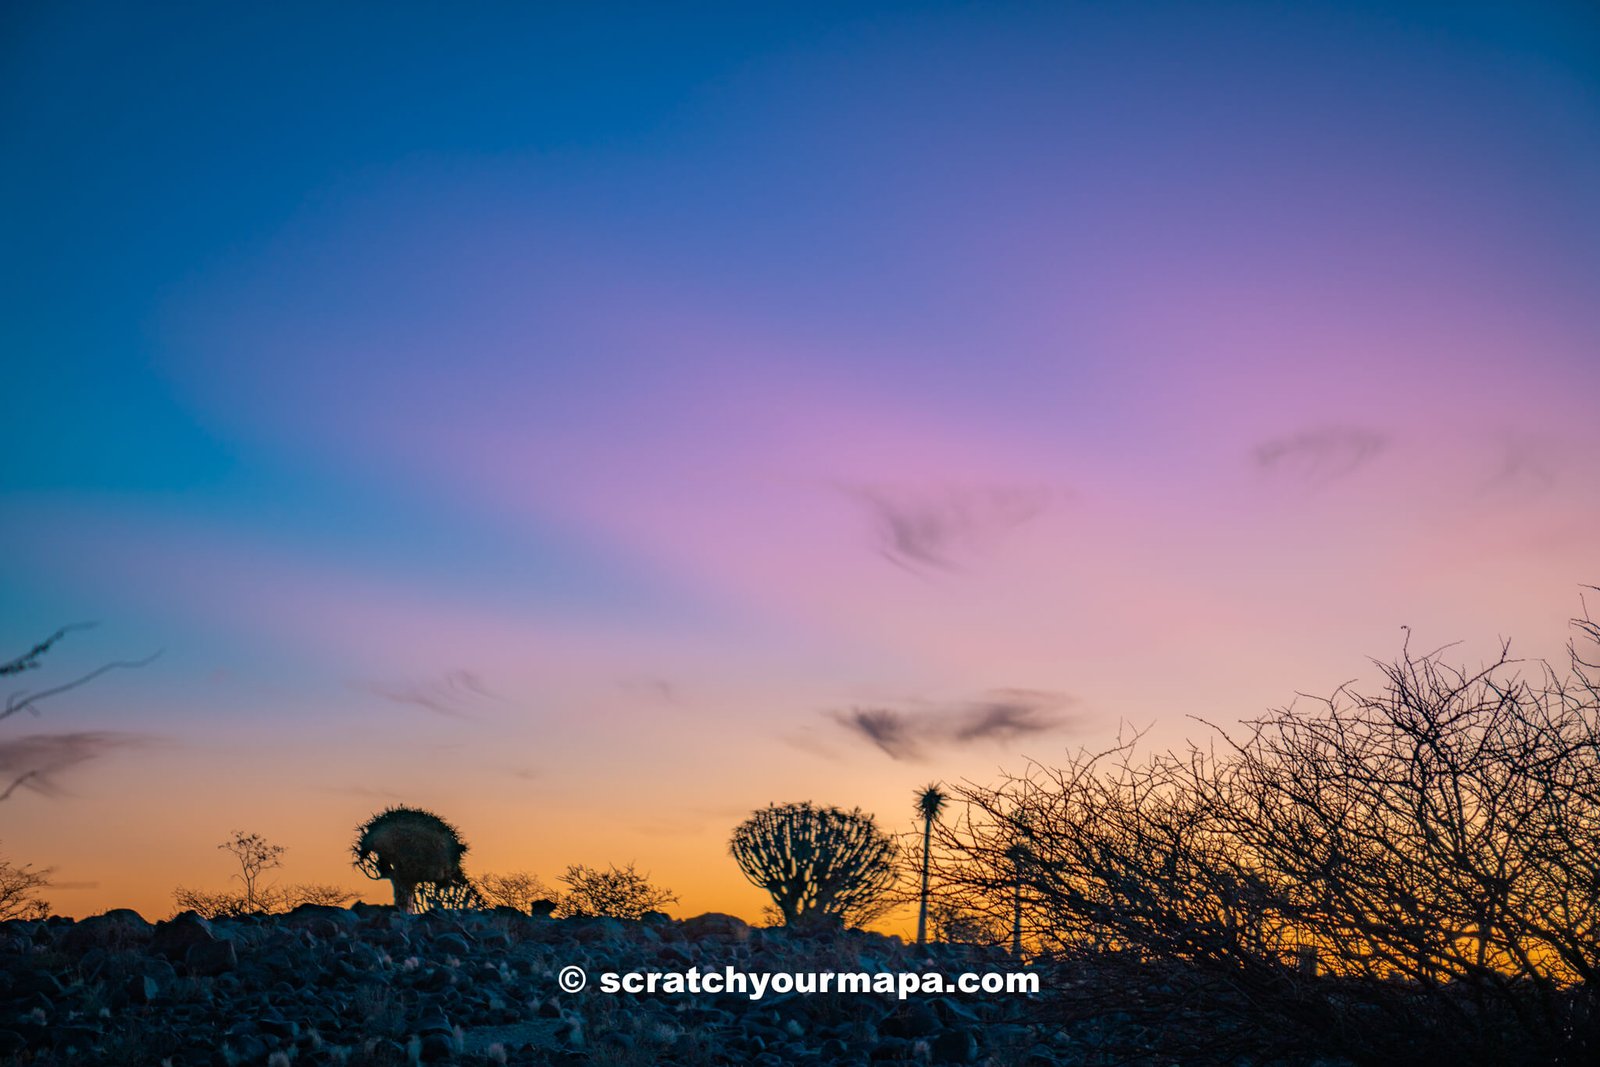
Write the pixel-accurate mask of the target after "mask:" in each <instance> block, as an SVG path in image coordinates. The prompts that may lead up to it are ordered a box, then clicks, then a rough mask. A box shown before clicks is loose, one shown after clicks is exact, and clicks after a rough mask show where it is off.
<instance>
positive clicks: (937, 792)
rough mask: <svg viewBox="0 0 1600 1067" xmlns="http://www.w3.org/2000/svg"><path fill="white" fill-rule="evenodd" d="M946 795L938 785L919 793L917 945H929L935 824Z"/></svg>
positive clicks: (925, 788)
mask: <svg viewBox="0 0 1600 1067" xmlns="http://www.w3.org/2000/svg"><path fill="white" fill-rule="evenodd" d="M944 802H945V795H944V792H943V790H941V789H940V788H939V786H938V784H937V783H934V784H931V785H927V786H924V787H923V788H922V790H921V791H919V792H918V793H917V814H919V815H921V816H922V891H921V893H920V894H919V896H918V903H917V944H919V945H925V944H927V943H928V877H929V874H930V873H931V863H932V860H933V856H932V853H931V851H930V850H931V848H932V846H933V823H934V820H935V819H937V818H938V817H939V812H940V811H942V810H943V809H944Z"/></svg>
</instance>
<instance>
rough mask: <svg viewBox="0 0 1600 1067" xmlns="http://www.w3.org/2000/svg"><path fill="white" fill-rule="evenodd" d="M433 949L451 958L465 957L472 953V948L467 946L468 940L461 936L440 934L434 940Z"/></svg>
mask: <svg viewBox="0 0 1600 1067" xmlns="http://www.w3.org/2000/svg"><path fill="white" fill-rule="evenodd" d="M433 947H434V949H435V950H437V951H439V952H444V953H448V954H449V955H451V956H463V957H464V956H468V955H471V953H472V946H471V945H469V944H467V939H466V938H465V937H463V936H461V935H460V934H440V935H439V936H438V937H436V938H434V939H433Z"/></svg>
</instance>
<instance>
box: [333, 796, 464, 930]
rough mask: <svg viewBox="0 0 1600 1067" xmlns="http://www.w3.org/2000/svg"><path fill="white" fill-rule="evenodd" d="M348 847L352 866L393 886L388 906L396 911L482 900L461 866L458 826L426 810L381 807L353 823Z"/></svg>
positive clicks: (425, 908) (454, 906)
mask: <svg viewBox="0 0 1600 1067" xmlns="http://www.w3.org/2000/svg"><path fill="white" fill-rule="evenodd" d="M351 851H352V852H353V853H354V854H355V867H356V869H357V870H359V871H360V872H361V873H362V874H365V875H366V876H367V877H368V878H372V879H374V880H382V879H388V881H389V882H390V884H392V885H393V886H394V906H395V907H396V908H398V909H400V910H401V911H404V912H418V911H427V910H429V909H431V908H462V907H478V906H481V904H482V901H481V900H480V899H479V897H478V894H477V891H476V890H475V889H473V887H472V883H471V881H470V880H468V878H467V876H466V873H465V872H464V871H463V870H462V869H461V857H462V856H463V855H465V854H466V851H467V843H466V842H465V841H463V840H462V839H461V833H460V831H458V830H457V829H456V828H455V827H454V826H451V825H450V824H449V823H447V822H445V821H444V820H443V819H441V818H439V816H437V815H435V814H433V813H432V812H430V811H424V810H422V809H421V808H407V807H392V808H386V809H385V810H383V811H381V812H379V813H378V814H377V815H374V816H373V817H372V818H370V819H368V820H367V821H366V822H365V823H363V824H362V825H360V826H358V827H356V842H355V845H354V846H352V848H351Z"/></svg>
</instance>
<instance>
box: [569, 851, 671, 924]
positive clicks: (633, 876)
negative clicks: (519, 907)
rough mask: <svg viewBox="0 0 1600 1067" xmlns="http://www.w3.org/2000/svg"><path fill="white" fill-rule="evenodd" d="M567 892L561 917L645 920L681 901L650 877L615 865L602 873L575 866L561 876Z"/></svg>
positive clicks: (629, 868) (627, 867) (595, 868)
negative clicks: (650, 915)
mask: <svg viewBox="0 0 1600 1067" xmlns="http://www.w3.org/2000/svg"><path fill="white" fill-rule="evenodd" d="M561 881H562V883H563V884H565V885H566V887H567V891H566V892H565V893H563V894H562V895H561V900H560V906H559V908H558V909H557V911H558V914H560V915H562V916H564V917H569V918H571V917H578V916H591V915H604V916H609V917H611V918H613V919H642V918H644V917H645V915H646V914H647V913H649V912H652V911H660V910H662V909H663V908H665V907H666V906H667V905H668V904H675V903H677V901H678V897H677V894H675V893H673V892H671V891H670V890H666V889H662V888H660V887H659V886H655V885H652V884H650V876H649V875H648V874H640V873H639V872H638V871H636V870H634V867H633V864H631V863H630V864H628V865H627V866H626V867H617V866H615V865H613V866H610V867H608V868H607V869H606V870H603V871H602V870H601V869H600V868H598V867H586V866H584V865H583V864H574V865H573V866H571V867H568V868H567V870H566V873H565V874H563V875H562V876H561Z"/></svg>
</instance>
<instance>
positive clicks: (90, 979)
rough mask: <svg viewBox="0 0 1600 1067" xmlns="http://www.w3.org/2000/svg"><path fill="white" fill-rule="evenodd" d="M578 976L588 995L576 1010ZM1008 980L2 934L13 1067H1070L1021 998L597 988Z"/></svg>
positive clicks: (371, 918) (637, 955) (474, 934)
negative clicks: (636, 979) (710, 982)
mask: <svg viewBox="0 0 1600 1067" xmlns="http://www.w3.org/2000/svg"><path fill="white" fill-rule="evenodd" d="M571 965H578V966H581V967H583V968H585V970H586V971H587V973H588V976H589V983H588V986H587V988H585V989H583V990H581V991H578V992H571V993H569V992H563V991H562V990H561V988H560V985H559V981H558V974H559V972H560V971H561V969H562V968H563V967H568V966H571ZM729 966H731V967H734V968H736V969H739V970H745V971H750V972H778V971H790V972H799V971H811V972H820V971H830V970H831V971H865V972H871V973H882V972H899V971H939V972H943V973H948V974H955V973H959V972H963V971H989V970H996V971H999V970H1007V969H1010V968H1008V966H1007V962H1006V960H1005V958H1004V957H1003V956H1001V955H997V954H993V953H990V952H988V951H987V950H978V949H965V948H957V947H946V946H932V947H929V948H925V949H917V948H915V947H914V946H907V945H904V944H903V943H901V942H900V940H899V939H897V938H888V937H883V936H880V935H876V934H867V933H855V932H852V933H846V934H836V935H831V936H816V937H804V936H800V935H791V934H789V933H786V932H784V931H782V930H765V929H752V928H751V927H749V926H747V925H746V924H745V923H743V922H741V921H740V920H738V919H736V918H733V917H731V916H725V915H702V916H698V917H696V918H692V919H686V920H673V919H669V918H667V917H665V916H659V917H655V918H652V919H648V920H646V921H643V922H620V921H617V920H612V919H566V920H554V919H546V918H532V917H528V916H524V915H519V914H516V913H508V912H505V911H501V912H494V913H483V912H456V913H437V914H433V915H425V916H408V915H402V914H397V913H396V912H395V911H394V910H393V909H392V908H387V907H377V906H368V905H358V906H356V907H355V908H353V909H349V910H345V909H338V908H326V907H309V906H308V907H303V908H300V909H297V910H296V911H295V912H293V913H291V914H288V915H283V916H273V917H262V918H246V919H230V920H216V921H212V922H208V921H206V920H204V919H200V918H197V917H195V916H192V915H185V916H180V917H178V918H176V919H173V920H170V921H164V922H157V923H150V922H147V921H146V920H145V919H143V918H142V917H140V916H139V915H138V914H137V913H135V912H131V911H115V912H111V913H108V914H106V915H103V916H97V917H95V918H92V919H86V920H83V921H81V922H76V923H74V922H72V921H70V920H62V919H51V920H48V921H43V922H10V923H5V924H0V1063H6V1062H11V1063H18V1064H24V1063H26V1064H63V1065H64V1064H74V1065H76V1064H92V1063H106V1064H150V1065H152V1067H155V1065H159V1064H166V1063H170V1064H171V1065H173V1067H213V1065H214V1067H233V1065H236V1064H269V1065H271V1067H288V1065H290V1064H293V1065H295V1067H307V1065H314V1064H316V1065H320V1064H347V1065H352V1067H355V1065H365V1064H372V1065H379V1064H406V1063H417V1062H421V1063H512V1064H619V1065H628V1064H640V1065H643V1064H656V1063H663V1064H732V1063H738V1064H757V1065H769V1064H770V1065H778V1064H818V1065H824V1064H836V1063H840V1064H851V1063H879V1062H889V1063H895V1062H918V1063H993V1064H1036V1065H1040V1067H1043V1065H1048V1064H1054V1063H1058V1062H1067V1061H1066V1060H1065V1059H1064V1058H1061V1057H1059V1056H1058V1050H1053V1049H1052V1048H1050V1047H1049V1045H1048V1043H1047V1042H1046V1041H1045V1040H1044V1038H1045V1032H1044V1031H1043V1030H1042V1029H1040V1028H1038V1027H1036V1026H1034V1025H1032V1024H1030V1023H1029V1022H1028V1020H1029V1018H1030V1017H1031V1015H1032V1008H1033V1007H1034V1006H1035V1000H1034V998H1032V997H1028V996H1006V995H986V994H981V993H980V994H966V995H961V994H949V995H932V994H922V993H914V994H912V995H910V996H909V997H908V998H906V999H904V1000H901V999H899V998H897V997H896V996H893V995H883V994H874V993H827V994H823V993H814V994H802V993H789V994H781V993H773V992H771V991H768V992H767V993H766V995H765V996H764V997H763V998H762V999H761V1000H759V1001H752V1000H751V999H750V998H749V997H748V996H747V995H745V994H739V993H720V994H709V993H702V994H699V995H694V994H687V993H685V994H678V995H674V994H668V993H662V992H658V993H656V994H655V995H650V994H648V993H642V994H639V995H631V994H628V993H614V994H608V993H606V992H603V991H601V989H600V988H599V976H600V975H601V973H602V972H606V971H616V972H627V971H680V972H681V971H688V970H689V969H691V968H699V969H700V970H701V971H702V972H704V971H706V970H717V971H721V970H722V969H723V968H725V967H729Z"/></svg>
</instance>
